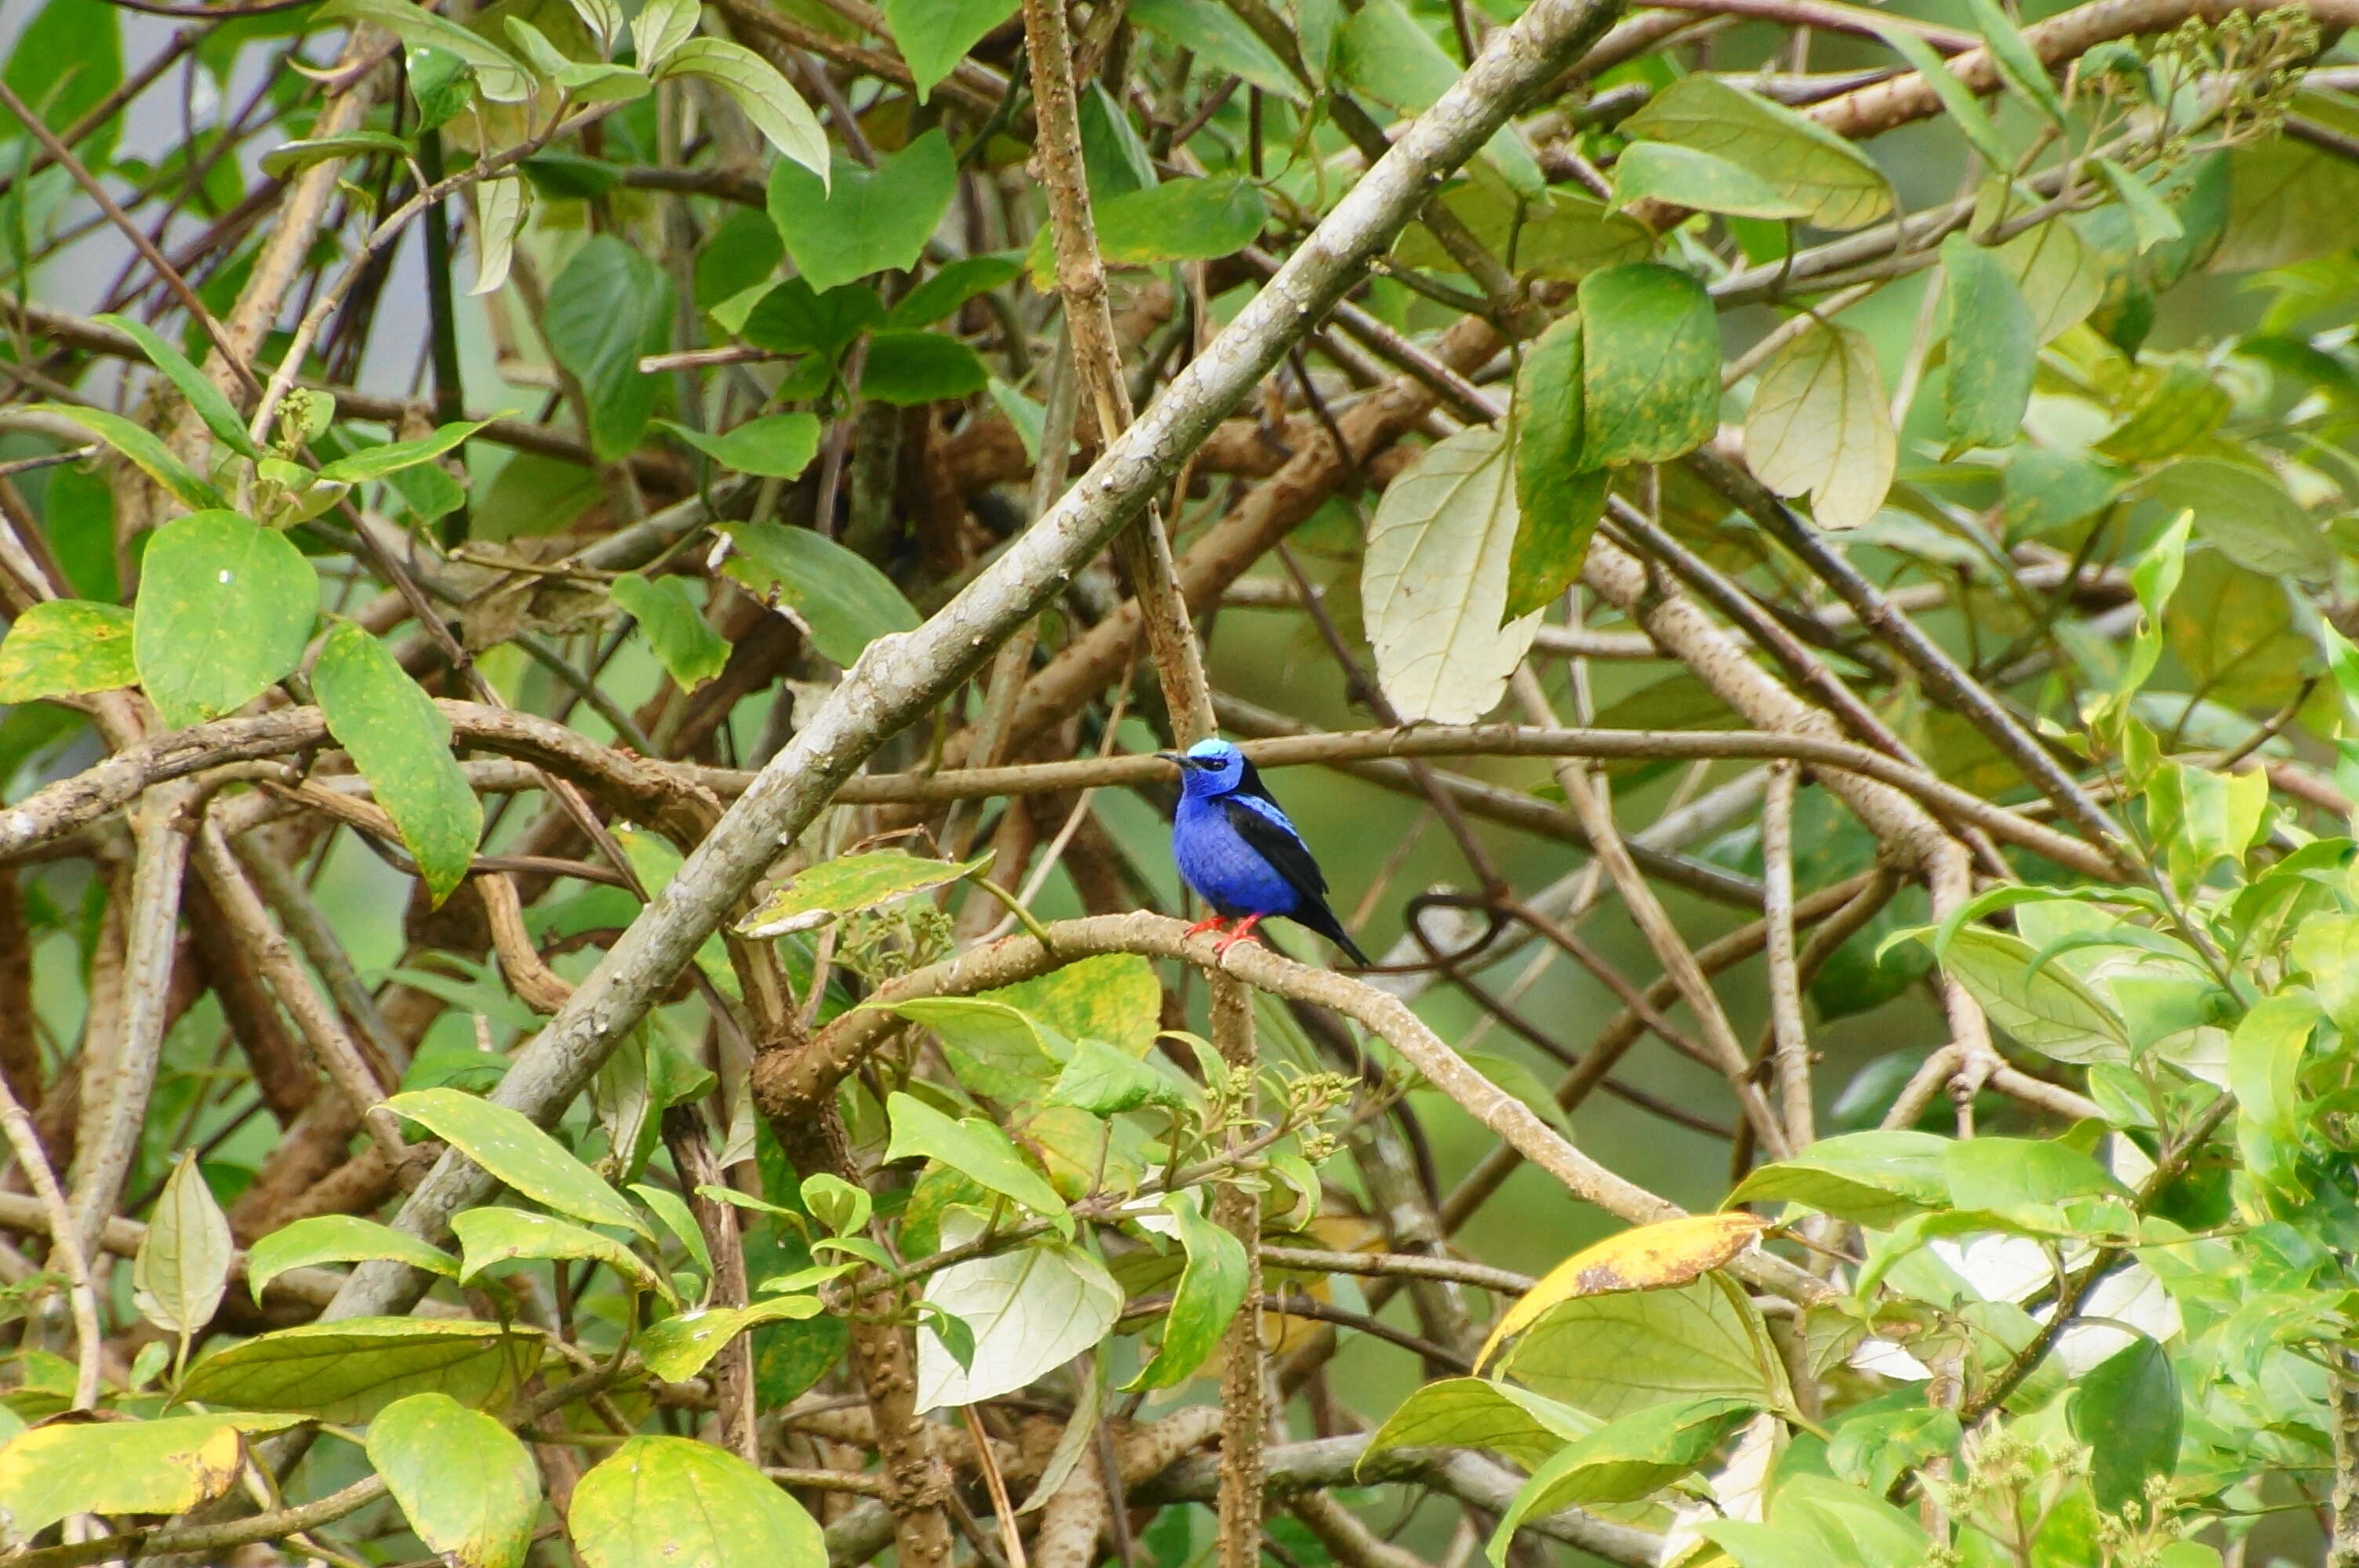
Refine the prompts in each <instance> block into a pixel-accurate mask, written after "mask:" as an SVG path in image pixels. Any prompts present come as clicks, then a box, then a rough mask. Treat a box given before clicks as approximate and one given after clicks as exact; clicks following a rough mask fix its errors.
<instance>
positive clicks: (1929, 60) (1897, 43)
mask: <svg viewBox="0 0 2359 1568" xmlns="http://www.w3.org/2000/svg"><path fill="white" fill-rule="evenodd" d="M1875 30H1876V35H1877V37H1879V38H1882V39H1883V40H1884V41H1885V42H1886V44H1888V45H1889V46H1891V49H1892V52H1893V53H1895V54H1897V55H1898V56H1899V57H1900V58H1901V59H1905V60H1907V61H1908V65H1909V68H1910V69H1911V70H1915V71H1916V72H1917V74H1918V75H1919V76H1921V77H1923V78H1924V79H1925V85H1926V86H1928V87H1930V88H1931V89H1932V90H1933V96H1934V97H1936V98H1938V99H1940V101H1941V109H1942V112H1943V113H1944V114H1947V115H1948V116H1949V117H1950V123H1951V124H1953V125H1955V126H1956V127H1957V128H1958V134H1959V135H1962V136H1964V137H1965V138H1966V145H1967V146H1970V147H1972V148H1973V149H1974V151H1975V153H1976V154H1977V155H1979V156H1980V157H1981V158H1982V160H1983V163H1984V165H1985V166H1986V167H1987V168H1989V170H1990V171H1991V172H1992V173H1993V174H2003V173H2005V172H2006V170H2008V169H2011V168H2014V167H2015V155H2014V154H2013V153H2011V152H2009V151H2007V147H2006V142H2005V141H2004V140H2003V139H2002V138H2001V137H2000V135H1999V134H1998V126H1997V124H1995V122H1994V121H1993V120H1992V119H1991V117H1990V111H1988V110H1987V109H1984V107H1983V103H1982V100H1981V99H1980V98H1977V97H1976V96H1974V93H1973V89H1971V88H1969V87H1968V86H1967V85H1966V84H1965V83H1964V82H1962V81H1959V80H1958V77H1957V73H1956V72H1955V71H1953V70H1951V69H1950V68H1949V65H1948V64H1947V63H1946V62H1945V61H1944V60H1943V59H1941V57H1940V54H1938V53H1937V52H1935V50H1934V49H1933V46H1932V45H1930V44H1929V43H1927V42H1926V41H1925V40H1924V39H1923V38H1919V37H1918V36H1917V35H1916V34H1915V33H1912V32H1910V31H1909V30H1908V28H1906V27H1897V26H1886V27H1877V28H1876V29H1875Z"/></svg>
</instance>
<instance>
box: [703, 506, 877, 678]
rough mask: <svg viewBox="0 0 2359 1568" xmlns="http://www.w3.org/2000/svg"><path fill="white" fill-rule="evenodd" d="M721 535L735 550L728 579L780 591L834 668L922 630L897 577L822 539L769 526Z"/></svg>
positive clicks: (781, 600)
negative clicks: (887, 639) (896, 636)
mask: <svg viewBox="0 0 2359 1568" xmlns="http://www.w3.org/2000/svg"><path fill="white" fill-rule="evenodd" d="M721 531H722V532H723V533H724V534H726V535H729V540H730V543H731V544H733V545H734V546H736V551H735V553H734V554H733V555H732V556H731V557H730V560H729V572H730V575H731V576H733V577H735V578H736V579H738V580H739V581H741V582H743V583H745V585H746V586H747V587H748V588H751V589H754V590H755V591H756V592H757V593H762V592H768V591H770V590H774V589H775V590H776V595H777V603H778V605H779V607H780V608H782V609H784V610H788V611H791V612H792V613H793V614H794V616H795V618H796V619H797V620H798V621H799V622H802V623H803V625H805V626H806V627H808V628H810V635H811V643H812V644H813V645H814V646H815V647H817V648H818V649H819V651H820V653H821V654H822V655H824V656H825V657H827V658H829V659H831V660H832V661H834V662H835V663H836V664H839V665H843V666H845V667H846V668H849V667H851V665H853V663H854V662H855V661H857V660H858V659H859V657H860V654H861V650H862V649H864V648H865V647H867V646H868V644H869V643H873V642H875V640H876V639H877V638H879V637H884V636H889V635H891V634H892V633H897V632H913V631H915V630H917V626H918V612H917V611H914V610H912V609H910V608H909V601H908V600H906V599H904V598H902V597H901V590H900V589H897V588H895V587H894V586H893V579H890V578H888V577H886V575H885V574H884V573H883V572H880V571H878V570H877V569H876V568H875V567H873V566H871V565H870V564H869V563H868V562H867V560H866V559H864V557H860V556H856V555H854V554H853V553H852V552H851V551H850V550H847V549H845V548H844V547H843V546H842V545H839V544H837V543H836V542H835V541H834V540H832V539H830V538H828V537H826V536H825V535H821V534H818V533H815V532H813V531H812V530H810V529H809V528H788V527H786V526H784V525H783V524H777V523H765V522H756V523H732V524H725V525H724V526H723V528H722V530H721Z"/></svg>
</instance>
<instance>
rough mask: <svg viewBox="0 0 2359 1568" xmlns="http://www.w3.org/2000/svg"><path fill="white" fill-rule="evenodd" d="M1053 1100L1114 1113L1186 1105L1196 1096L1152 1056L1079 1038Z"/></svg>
mask: <svg viewBox="0 0 2359 1568" xmlns="http://www.w3.org/2000/svg"><path fill="white" fill-rule="evenodd" d="M1194 1103H1195V1097H1194V1096H1193V1095H1191V1094H1190V1092H1189V1090H1188V1087H1187V1086H1186V1085H1184V1084H1182V1083H1181V1082H1180V1080H1179V1079H1178V1078H1176V1077H1174V1076H1172V1075H1171V1074H1169V1073H1167V1072H1164V1071H1163V1070H1162V1069H1160V1068H1158V1066H1156V1065H1155V1064H1154V1063H1153V1062H1152V1061H1151V1060H1150V1061H1140V1060H1138V1059H1137V1058H1136V1057H1133V1056H1126V1055H1125V1054H1123V1053H1121V1052H1120V1051H1117V1050H1115V1049H1114V1047H1113V1046H1111V1045H1108V1044H1105V1043H1104V1042H1103V1041H1100V1040H1076V1041H1074V1042H1073V1054H1072V1058H1071V1060H1070V1061H1068V1062H1067V1063H1066V1064H1065V1069H1064V1071H1063V1072H1061V1073H1060V1074H1058V1075H1057V1081H1056V1083H1055V1085H1054V1086H1053V1087H1050V1089H1049V1104H1050V1105H1070V1106H1077V1107H1079V1108H1082V1110H1086V1111H1088V1112H1089V1113H1090V1114H1091V1115H1093V1116H1113V1115H1115V1114H1117V1113H1119V1112H1121V1111H1125V1110H1138V1109H1140V1108H1144V1107H1146V1106H1150V1105H1162V1106H1171V1107H1174V1108H1186V1107H1188V1106H1190V1105H1192V1104H1194Z"/></svg>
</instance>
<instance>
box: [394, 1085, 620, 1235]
mask: <svg viewBox="0 0 2359 1568" xmlns="http://www.w3.org/2000/svg"><path fill="white" fill-rule="evenodd" d="M385 1103H386V1108H388V1109H390V1110H391V1111H393V1113H394V1114H395V1115H397V1116H401V1117H406V1118H408V1119H409V1120H411V1121H414V1122H416V1123H418V1125H419V1126H420V1127H423V1128H424V1129H426V1130H427V1131H429V1132H431V1133H432V1134H434V1136H435V1137H437V1138H440V1139H441V1140H442V1141H444V1142H446V1143H448V1144H450V1145H451V1147H452V1148H453V1149H456V1150H458V1151H459V1152H461V1153H462V1154H464V1155H465V1156H467V1158H468V1159H470V1160H473V1162H475V1163H476V1164H478V1165H481V1166H482V1167H483V1168H484V1170H486V1171H488V1172H490V1173H492V1174H493V1175H495V1176H496V1177H498V1178H499V1179H500V1181H502V1182H503V1183H505V1184H507V1185H508V1186H510V1187H512V1188H514V1189H515V1190H516V1191H517V1192H519V1193H522V1194H523V1195H525V1196H527V1197H528V1198H530V1199H532V1200H533V1201H534V1202H536V1203H538V1204H542V1205H545V1206H548V1207H549V1208H553V1209H555V1210H557V1211H558V1212H559V1213H560V1214H567V1215H571V1216H572V1217H574V1218H576V1219H582V1220H588V1221H589V1222H590V1223H591V1224H592V1225H614V1226H620V1227H623V1228H624V1229H625V1230H628V1231H632V1232H635V1233H636V1234H637V1235H640V1236H648V1235H649V1234H650V1233H649V1232H648V1230H647V1224H646V1222H645V1221H643V1220H641V1219H640V1218H639V1217H638V1215H637V1214H636V1212H635V1211H634V1210H633V1209H632V1207H631V1206H630V1205H629V1204H628V1203H626V1202H625V1201H624V1199H623V1196H622V1195H621V1194H619V1193H617V1192H615V1191H614V1188H612V1187H610V1186H608V1185H607V1184H605V1183H603V1182H602V1181H600V1180H599V1179H598V1177H597V1174H596V1173H594V1172H592V1170H591V1169H590V1167H589V1166H587V1165H585V1164H583V1163H582V1162H581V1161H579V1160H577V1159H575V1158H574V1157H573V1156H572V1155H571V1154H569V1153H567V1152H566V1151H565V1146H564V1145H563V1144H561V1143H560V1142H558V1141H557V1140H556V1139H554V1138H551V1137H550V1136H549V1134H548V1133H546V1132H543V1131H542V1130H540V1129H539V1128H538V1127H535V1126H534V1125H533V1124H532V1123H531V1121H529V1120H527V1119H526V1118H525V1117H524V1116H523V1115H522V1114H521V1113H519V1112H517V1111H514V1110H510V1109H509V1108H507V1107H506V1106H504V1105H495V1104H493V1103H492V1102H491V1101H490V1100H485V1099H478V1098H475V1097H474V1096H473V1095H468V1094H462V1093H460V1092H459V1091H458V1090H457V1089H415V1090H412V1091H411V1092H409V1093H408V1094H399V1095H396V1096H394V1097H393V1098H391V1099H389V1100H387V1101H386V1102H385Z"/></svg>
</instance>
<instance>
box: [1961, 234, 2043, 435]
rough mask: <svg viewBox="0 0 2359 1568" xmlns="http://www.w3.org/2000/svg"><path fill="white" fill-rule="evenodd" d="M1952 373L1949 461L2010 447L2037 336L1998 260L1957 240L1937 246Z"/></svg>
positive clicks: (2026, 398) (2027, 394)
mask: <svg viewBox="0 0 2359 1568" xmlns="http://www.w3.org/2000/svg"><path fill="white" fill-rule="evenodd" d="M1941 278H1942V283H1941V290H1942V305H1943V308H1944V310H1945V312H1946V314H1947V315H1948V318H1949V337H1950V367H1949V369H1950V373H1949V378H1948V382H1947V384H1946V385H1945V387H1944V390H1943V417H1944V420H1945V422H1946V427H1947V428H1948V431H1949V436H1950V449H1949V455H1950V456H1951V457H1955V456H1956V455H1957V454H1958V453H1960V452H1962V451H1964V450H1966V449H1968V448H1970V447H2004V446H2006V445H2008V444H2010V443H2011V442H2013V441H2014V439H2015V438H2016V434H2017V431H2018V430H2019V429H2020V428H2021V427H2022V425H2023V413H2024V409H2025V408H2026V407H2027V406H2029V404H2030V402H2031V374H2032V371H2033V369H2034V368H2035V367H2036V366H2037V364H2038V352H2039V341H2038V329H2037V327H2036V326H2035V324H2034V323H2033V321H2032V319H2031V310H2030V308H2029V307H2027V305H2025V304H2024V302H2023V294H2022V291H2021V290H2019V289H2017V287H2016V286H2015V283H2014V281H2013V280H2012V279H2010V278H2009V277H2008V276H2007V275H2006V268H2005V267H2004V266H2003V265H2000V263H1999V260H1998V258H1997V257H1996V256H1995V255H1993V254H1991V253H1990V252H1988V251H1986V250H1984V249H1983V248H1982V247H1981V246H1980V245H1977V244H1975V243H1973V241H1972V240H1969V239H1967V238H1966V237H1965V236H1964V235H1963V234H1951V236H1950V237H1949V238H1948V239H1946V240H1943V241H1942V242H1941Z"/></svg>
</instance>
